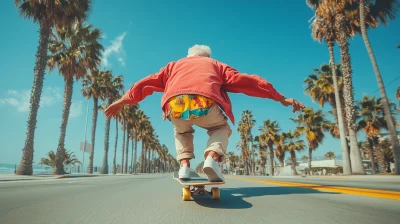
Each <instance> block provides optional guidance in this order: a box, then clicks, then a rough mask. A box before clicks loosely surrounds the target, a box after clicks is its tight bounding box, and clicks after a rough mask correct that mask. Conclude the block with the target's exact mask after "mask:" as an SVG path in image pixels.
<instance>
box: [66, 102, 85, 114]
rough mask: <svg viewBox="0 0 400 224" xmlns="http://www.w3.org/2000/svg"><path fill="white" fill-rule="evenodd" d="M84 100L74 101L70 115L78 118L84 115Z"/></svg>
mask: <svg viewBox="0 0 400 224" xmlns="http://www.w3.org/2000/svg"><path fill="white" fill-rule="evenodd" d="M82 105H83V103H82V101H80V100H79V101H72V104H71V108H70V109H69V117H70V118H76V117H79V116H81V115H82Z"/></svg>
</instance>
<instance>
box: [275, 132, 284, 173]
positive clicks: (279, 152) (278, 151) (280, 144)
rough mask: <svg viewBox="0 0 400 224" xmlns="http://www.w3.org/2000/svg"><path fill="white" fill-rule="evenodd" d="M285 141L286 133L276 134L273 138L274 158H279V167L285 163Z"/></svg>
mask: <svg viewBox="0 0 400 224" xmlns="http://www.w3.org/2000/svg"><path fill="white" fill-rule="evenodd" d="M285 142H286V135H284V134H277V135H276V138H275V140H274V144H275V145H276V148H275V155H276V158H277V159H278V160H279V163H280V164H279V165H280V167H281V168H283V167H284V165H285V155H286V148H285Z"/></svg>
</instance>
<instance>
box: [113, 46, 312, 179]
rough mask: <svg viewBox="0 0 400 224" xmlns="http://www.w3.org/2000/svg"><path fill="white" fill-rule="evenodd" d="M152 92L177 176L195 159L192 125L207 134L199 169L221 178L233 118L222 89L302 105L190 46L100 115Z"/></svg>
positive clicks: (201, 48) (205, 50)
mask: <svg viewBox="0 0 400 224" xmlns="http://www.w3.org/2000/svg"><path fill="white" fill-rule="evenodd" d="M153 92H164V95H163V97H162V100H161V108H162V110H163V119H164V120H165V119H166V118H167V119H168V120H170V121H171V123H172V125H173V126H174V129H175V145H176V151H177V154H178V156H177V158H176V159H177V160H178V161H179V162H180V169H179V178H190V175H189V174H190V162H189V161H190V160H191V159H193V158H195V155H194V154H193V152H194V147H193V133H194V129H193V127H192V126H193V125H196V126H199V127H201V128H204V129H206V130H207V134H208V135H209V140H208V143H207V147H206V150H205V152H204V158H205V161H204V167H203V171H204V173H205V174H206V175H207V176H208V179H209V181H224V177H223V175H222V172H221V170H220V167H219V166H218V162H221V161H222V158H223V156H224V155H225V152H226V149H227V146H228V138H229V137H230V135H231V132H232V131H231V129H230V127H229V125H228V122H227V120H228V118H229V119H230V120H231V121H232V123H234V122H235V120H234V116H233V114H232V105H231V101H230V99H229V96H228V94H227V92H234V93H244V94H246V95H249V96H253V97H261V98H269V99H273V100H275V101H277V102H280V103H281V104H283V105H284V106H289V105H291V106H293V112H296V111H298V110H300V109H303V108H304V105H303V104H301V103H299V102H297V101H295V100H293V99H288V98H285V97H284V96H283V95H282V94H280V93H279V92H277V91H276V90H275V89H274V87H273V86H272V85H271V84H270V83H268V82H267V81H265V80H264V79H262V78H261V77H259V76H256V75H247V74H241V73H239V72H238V71H237V70H235V69H234V68H232V67H230V66H228V65H226V64H224V63H221V62H219V61H217V60H214V59H212V58H211V50H210V48H209V47H208V46H205V45H195V46H193V47H192V48H190V49H189V51H188V56H187V57H186V58H182V59H180V60H178V61H176V62H170V63H168V64H167V65H166V66H165V67H163V68H162V69H161V70H160V71H159V72H158V73H155V74H152V75H150V76H148V77H145V78H143V79H142V80H140V81H139V82H137V83H135V84H134V85H133V86H132V87H131V88H130V89H129V91H128V92H126V93H125V95H124V96H123V97H122V98H121V99H120V100H118V101H116V102H114V103H113V104H111V105H110V106H109V107H108V108H107V109H106V110H105V114H106V116H107V117H111V116H114V115H115V114H117V113H118V112H119V111H120V110H121V109H122V108H123V106H124V105H127V104H129V105H133V104H136V103H138V102H140V101H142V100H143V99H144V98H146V97H147V96H149V95H151V94H153ZM223 112H225V114H226V116H227V117H228V118H227V117H226V116H225V115H224V114H223Z"/></svg>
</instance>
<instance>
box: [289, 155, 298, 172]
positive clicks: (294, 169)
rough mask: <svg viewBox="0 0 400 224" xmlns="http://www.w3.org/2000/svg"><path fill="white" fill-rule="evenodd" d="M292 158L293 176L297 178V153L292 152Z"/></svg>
mask: <svg viewBox="0 0 400 224" xmlns="http://www.w3.org/2000/svg"><path fill="white" fill-rule="evenodd" d="M290 158H291V160H292V175H293V176H297V171H296V163H297V161H296V153H295V152H294V151H290Z"/></svg>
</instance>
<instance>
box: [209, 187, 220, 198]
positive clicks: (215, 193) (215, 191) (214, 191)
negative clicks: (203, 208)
mask: <svg viewBox="0 0 400 224" xmlns="http://www.w3.org/2000/svg"><path fill="white" fill-rule="evenodd" d="M211 193H212V199H213V200H218V199H219V197H220V191H219V188H218V187H213V188H211Z"/></svg>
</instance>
